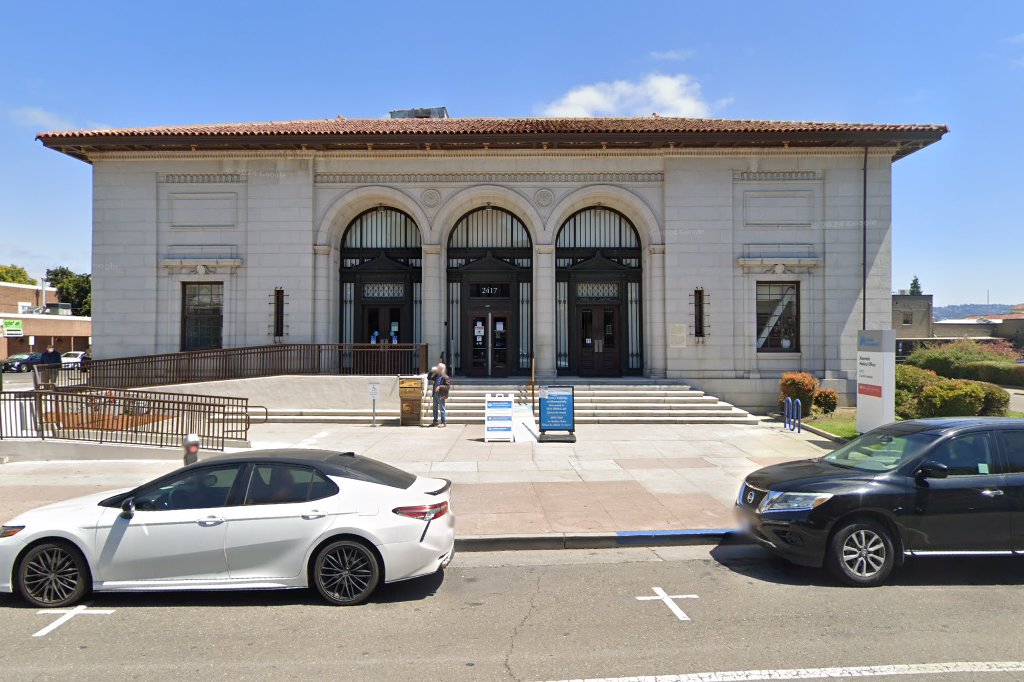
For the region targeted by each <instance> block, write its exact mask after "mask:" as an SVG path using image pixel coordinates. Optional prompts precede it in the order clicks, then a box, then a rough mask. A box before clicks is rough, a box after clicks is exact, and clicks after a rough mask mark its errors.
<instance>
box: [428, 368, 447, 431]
mask: <svg viewBox="0 0 1024 682" xmlns="http://www.w3.org/2000/svg"><path fill="white" fill-rule="evenodd" d="M445 369H446V368H445V366H444V363H443V362H439V363H437V372H436V373H435V374H434V378H433V380H432V383H431V387H432V389H433V396H434V421H433V423H432V424H431V426H436V427H438V428H439V429H443V428H445V427H446V426H448V419H447V414H446V411H445V404H444V403H445V401H446V400H448V392H449V391H450V390H451V387H452V380H451V377H449V376H448V372H446V371H445ZM439 412H440V415H441V422H440V423H438V421H437V417H438V413H439Z"/></svg>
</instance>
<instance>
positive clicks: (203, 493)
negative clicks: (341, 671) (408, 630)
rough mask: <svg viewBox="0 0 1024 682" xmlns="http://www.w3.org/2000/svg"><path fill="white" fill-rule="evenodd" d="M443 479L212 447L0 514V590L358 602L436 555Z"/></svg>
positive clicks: (374, 464)
mask: <svg viewBox="0 0 1024 682" xmlns="http://www.w3.org/2000/svg"><path fill="white" fill-rule="evenodd" d="M450 488H451V482H450V481H447V480H444V479H438V478H425V477H421V476H415V475H413V474H410V473H407V472H405V471H402V470H401V469H396V468H395V467H392V466H390V465H388V464H384V463H383V462H378V461H377V460H373V459H370V458H368V457H361V456H358V455H354V454H352V453H350V452H344V453H342V452H333V451H326V450H264V451H255V452H250V453H245V454H239V455H219V456H216V457H211V458H208V459H204V460H201V461H200V462H198V463H196V464H192V465H189V466H186V467H183V468H181V469H178V470H177V471H174V472H172V473H170V474H167V475H166V476H162V477H161V478H158V479H156V480H155V481H152V482H150V483H146V484H144V485H141V486H139V487H138V488H135V489H134V490H128V491H119V492H116V491H115V492H108V493H101V494H96V495H88V496H86V497H79V498H76V499H73V500H68V501H66V502H59V503H57V504H51V505H48V506H45V507H40V508H38V509H34V510H32V511H30V512H26V513H24V514H22V515H20V516H18V517H17V518H15V519H12V520H11V521H9V522H8V523H6V524H4V526H3V528H2V530H0V592H7V593H10V592H15V591H16V592H18V593H19V594H20V595H21V596H22V598H23V599H25V600H26V601H27V602H29V603H30V604H32V605H33V606H37V607H61V606H67V605H69V604H73V603H75V602H77V601H79V600H81V599H82V598H83V597H85V595H86V594H88V593H89V591H90V590H93V591H96V592H105V591H139V592H149V591H163V590H226V589H272V588H297V587H315V588H316V590H317V591H318V592H319V593H320V594H321V595H322V596H323V597H324V599H326V600H327V601H328V602H330V603H332V604H340V605H351V604H359V603H361V602H363V601H365V600H366V599H367V598H369V596H370V595H371V594H372V593H373V591H374V589H376V587H377V585H378V584H379V583H380V582H381V581H383V582H394V581H397V580H406V579H409V578H415V577H417V576H422V575H429V574H432V573H435V572H437V571H438V570H440V569H441V568H443V567H444V566H447V565H448V562H450V561H451V558H452V554H453V552H454V547H455V521H454V518H453V515H452V511H451V506H450V503H451V491H450Z"/></svg>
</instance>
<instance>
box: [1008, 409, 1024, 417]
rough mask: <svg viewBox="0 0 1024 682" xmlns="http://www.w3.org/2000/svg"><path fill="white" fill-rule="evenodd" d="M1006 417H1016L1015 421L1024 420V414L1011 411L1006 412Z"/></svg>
mask: <svg viewBox="0 0 1024 682" xmlns="http://www.w3.org/2000/svg"><path fill="white" fill-rule="evenodd" d="M1006 416H1007V417H1016V418H1017V419H1024V412H1014V411H1013V410H1007V411H1006Z"/></svg>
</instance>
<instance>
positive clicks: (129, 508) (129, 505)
mask: <svg viewBox="0 0 1024 682" xmlns="http://www.w3.org/2000/svg"><path fill="white" fill-rule="evenodd" d="M133 516H135V498H134V497H129V498H126V499H125V501H124V502H122V503H121V518H122V519H130V518H132V517H133Z"/></svg>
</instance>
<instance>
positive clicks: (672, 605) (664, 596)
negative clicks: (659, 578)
mask: <svg viewBox="0 0 1024 682" xmlns="http://www.w3.org/2000/svg"><path fill="white" fill-rule="evenodd" d="M651 589H652V590H654V596H653V597H650V596H646V597H637V598H636V600H637V601H653V600H658V601H663V602H665V604H666V605H667V606H668V610H669V611H671V612H672V613H674V614H675V616H676V618H678V619H679V620H690V617H689V616H687V615H686V614H685V613H683V610H682V609H681V608H679V604H676V602H675V600H676V599H699V598H700V597H698V596H697V595H695V594H668V593H667V592H665V590H663V589H661V588H660V587H652V588H651Z"/></svg>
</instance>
